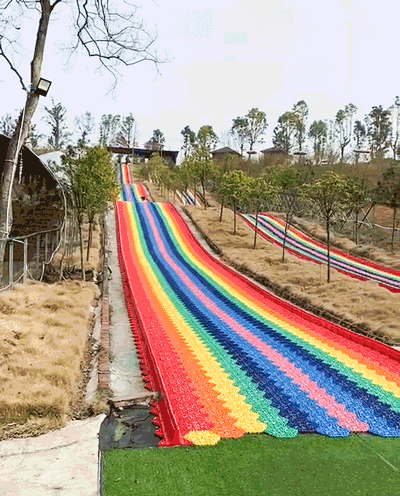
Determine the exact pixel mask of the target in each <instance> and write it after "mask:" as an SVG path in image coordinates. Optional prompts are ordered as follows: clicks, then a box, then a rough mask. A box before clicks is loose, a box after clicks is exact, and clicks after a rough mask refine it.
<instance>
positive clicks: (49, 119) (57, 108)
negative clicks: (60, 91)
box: [43, 99, 71, 150]
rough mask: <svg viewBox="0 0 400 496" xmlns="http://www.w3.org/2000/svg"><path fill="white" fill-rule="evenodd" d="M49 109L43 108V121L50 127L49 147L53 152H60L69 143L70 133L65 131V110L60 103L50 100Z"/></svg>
mask: <svg viewBox="0 0 400 496" xmlns="http://www.w3.org/2000/svg"><path fill="white" fill-rule="evenodd" d="M51 103H52V105H51V107H44V110H45V112H46V114H45V116H44V117H43V120H44V121H45V123H46V124H47V125H48V126H50V129H51V132H50V136H49V140H48V141H49V146H50V147H51V148H53V149H54V150H60V149H61V148H63V147H64V146H65V145H66V144H67V143H68V141H69V137H70V136H71V133H70V132H69V131H68V130H67V125H66V118H67V117H66V116H67V109H66V108H65V107H64V105H63V104H62V103H54V100H53V99H51Z"/></svg>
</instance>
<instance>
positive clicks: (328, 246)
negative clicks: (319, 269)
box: [326, 219, 331, 282]
mask: <svg viewBox="0 0 400 496" xmlns="http://www.w3.org/2000/svg"><path fill="white" fill-rule="evenodd" d="M329 227H330V226H329V219H327V221H326V244H327V248H328V279H327V281H328V282H331V258H330V248H331V240H330V236H329V235H330V233H329Z"/></svg>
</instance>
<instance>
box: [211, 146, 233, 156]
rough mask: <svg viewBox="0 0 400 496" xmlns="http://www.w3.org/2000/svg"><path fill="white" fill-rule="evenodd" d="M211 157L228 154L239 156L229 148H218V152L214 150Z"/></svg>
mask: <svg viewBox="0 0 400 496" xmlns="http://www.w3.org/2000/svg"><path fill="white" fill-rule="evenodd" d="M211 153H212V154H213V155H226V154H228V153H231V154H234V155H239V153H238V152H237V151H236V150H233V149H232V148H229V146H224V147H223V148H218V150H214V151H213V152H211Z"/></svg>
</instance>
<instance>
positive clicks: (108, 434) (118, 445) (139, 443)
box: [99, 407, 161, 453]
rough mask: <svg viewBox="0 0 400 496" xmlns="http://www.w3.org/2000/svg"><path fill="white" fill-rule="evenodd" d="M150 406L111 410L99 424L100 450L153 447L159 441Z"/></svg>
mask: <svg viewBox="0 0 400 496" xmlns="http://www.w3.org/2000/svg"><path fill="white" fill-rule="evenodd" d="M154 417H155V416H154V415H153V414H152V413H150V408H146V407H131V408H126V409H124V410H122V411H113V412H112V413H111V414H110V415H109V416H108V417H107V418H106V419H104V421H103V423H102V424H101V426H100V433H99V446H100V451H101V452H102V453H104V452H105V451H110V450H114V449H143V448H155V447H157V445H158V443H159V442H160V440H161V439H160V437H159V436H157V435H156V430H157V429H158V427H157V426H156V425H154V424H153V419H154Z"/></svg>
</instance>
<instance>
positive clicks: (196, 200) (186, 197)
mask: <svg viewBox="0 0 400 496" xmlns="http://www.w3.org/2000/svg"><path fill="white" fill-rule="evenodd" d="M175 193H176V196H177V197H178V200H179V202H180V203H181V204H182V205H197V206H201V207H203V206H204V203H203V201H202V200H201V199H200V197H199V195H198V194H194V192H193V191H191V190H189V189H188V190H186V191H179V190H176V192H175Z"/></svg>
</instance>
